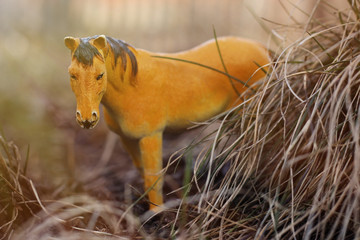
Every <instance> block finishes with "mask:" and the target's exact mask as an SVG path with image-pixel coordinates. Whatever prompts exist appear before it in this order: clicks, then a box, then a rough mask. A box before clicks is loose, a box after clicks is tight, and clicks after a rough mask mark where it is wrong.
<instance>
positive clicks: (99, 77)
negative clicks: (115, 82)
mask: <svg viewBox="0 0 360 240" xmlns="http://www.w3.org/2000/svg"><path fill="white" fill-rule="evenodd" d="M103 76H104V73H102V74H100V75H99V76H97V78H96V80H100V79H101V78H102V77H103Z"/></svg>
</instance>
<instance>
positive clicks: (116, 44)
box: [106, 37, 138, 77]
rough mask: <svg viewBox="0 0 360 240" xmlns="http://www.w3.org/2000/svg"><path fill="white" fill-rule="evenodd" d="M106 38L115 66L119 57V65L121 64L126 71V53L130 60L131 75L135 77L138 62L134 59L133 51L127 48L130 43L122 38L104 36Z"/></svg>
mask: <svg viewBox="0 0 360 240" xmlns="http://www.w3.org/2000/svg"><path fill="white" fill-rule="evenodd" d="M106 40H107V42H108V43H109V45H110V48H111V51H112V52H113V54H114V61H115V62H114V64H115V66H116V64H117V61H118V59H119V57H120V58H121V65H122V67H123V69H124V71H126V67H127V58H126V55H128V56H129V59H130V62H131V71H132V75H133V76H134V77H135V76H136V74H137V72H138V64H137V60H136V57H135V55H134V53H133V52H132V51H131V50H130V48H129V46H130V45H129V44H127V43H126V42H124V41H122V40H118V39H115V38H112V37H106Z"/></svg>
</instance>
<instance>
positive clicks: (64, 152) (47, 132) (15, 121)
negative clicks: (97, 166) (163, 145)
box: [0, 0, 347, 184]
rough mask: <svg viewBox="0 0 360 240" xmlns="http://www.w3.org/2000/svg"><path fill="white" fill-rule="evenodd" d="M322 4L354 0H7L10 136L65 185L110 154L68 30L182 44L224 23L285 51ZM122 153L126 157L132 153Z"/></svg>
mask: <svg viewBox="0 0 360 240" xmlns="http://www.w3.org/2000/svg"><path fill="white" fill-rule="evenodd" d="M314 6H318V8H319V9H318V11H317V12H316V14H317V17H318V18H319V19H321V21H327V20H328V19H329V17H331V15H333V14H335V12H336V10H338V9H341V8H345V7H347V4H346V1H345V0H331V1H330V0H329V1H318V0H294V1H287V0H283V1H280V0H279V1H278V0H244V1H241V0H193V1H192V0H101V1H100V0H98V1H96V0H73V1H70V0H53V1H47V0H0V23H1V24H0V132H1V135H3V136H4V137H6V138H7V140H11V141H14V142H15V143H16V144H17V145H18V146H19V148H20V152H21V154H22V155H23V156H24V157H23V159H26V155H27V153H28V152H29V157H28V159H29V160H28V161H29V162H28V166H29V169H28V174H29V175H31V177H32V178H34V179H46V181H48V182H54V183H55V184H58V183H61V181H63V179H64V176H68V175H72V174H73V175H74V172H76V171H79V170H78V168H79V166H80V168H81V164H82V163H84V162H85V163H87V164H88V163H89V162H90V163H91V162H96V161H97V160H99V159H103V158H104V151H105V149H106V148H107V147H109V145H106V142H108V141H109V135H108V130H107V128H106V126H105V124H104V121H103V120H102V121H101V122H100V125H99V126H98V127H97V128H95V129H94V130H91V131H85V130H83V129H81V128H80V127H78V126H76V123H75V105H76V103H75V98H74V96H73V94H72V92H71V89H70V85H69V77H68V73H67V66H68V64H69V63H70V52H69V50H68V49H67V48H65V46H64V44H63V39H64V37H65V36H69V35H70V36H76V37H80V36H92V35H96V34H106V35H109V36H112V37H115V38H118V39H122V40H125V41H126V42H128V43H130V44H132V45H133V46H135V47H137V48H143V49H147V50H151V51H160V52H174V51H179V50H185V49H187V48H190V47H193V46H196V45H197V44H199V43H201V42H203V41H205V40H208V39H210V38H212V37H213V27H214V28H215V29H216V32H217V35H218V36H224V35H235V36H241V37H247V38H252V39H255V40H257V41H259V42H261V43H263V44H264V45H266V46H269V47H271V48H272V49H274V50H275V51H276V50H277V49H281V48H283V47H285V46H286V44H287V43H288V42H289V41H291V40H294V39H296V37H297V36H299V35H301V34H306V33H304V32H303V31H302V30H300V29H303V28H300V27H299V32H296V31H294V27H295V29H296V26H300V23H304V21H306V19H308V16H309V15H310V14H312V11H313V9H314ZM289 26H291V31H287V29H289ZM114 144H115V148H117V147H119V148H121V146H120V144H119V143H118V142H115V143H114ZM110 145H111V144H110ZM117 151H120V153H118V155H117V156H119V154H120V155H121V154H122V152H121V150H117ZM113 155H114V156H113V158H115V155H116V154H113ZM105 157H106V156H105ZM127 163H128V162H127ZM80 172H81V171H80ZM75 175H76V174H75Z"/></svg>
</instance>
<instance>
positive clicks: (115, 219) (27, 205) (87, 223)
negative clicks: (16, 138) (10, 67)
mask: <svg viewBox="0 0 360 240" xmlns="http://www.w3.org/2000/svg"><path fill="white" fill-rule="evenodd" d="M26 162H27V160H26V161H22V159H21V156H20V153H19V150H18V148H17V147H16V145H15V144H13V143H11V142H7V141H6V140H5V139H4V138H3V137H2V136H0V196H1V200H0V239H19V240H20V239H21V240H23V239H28V240H31V239H36V240H40V239H67V240H68V239H133V238H142V236H146V234H145V232H144V230H143V229H141V227H140V226H141V223H140V220H139V219H138V218H136V217H134V216H133V215H132V214H131V212H126V211H125V210H123V208H122V207H121V206H119V204H118V203H116V202H112V201H106V200H99V199H95V198H93V197H91V196H90V195H89V194H87V193H84V192H83V193H81V191H79V190H76V191H75V189H72V188H71V187H69V186H67V187H66V186H65V188H67V189H66V191H65V192H67V194H66V195H67V196H65V197H64V196H63V197H59V194H55V192H60V191H61V190H64V189H56V188H55V189H54V188H53V187H54V186H48V184H46V183H44V184H42V183H38V184H36V183H33V181H32V180H31V179H29V178H28V177H27V176H26V168H27V167H26ZM73 181H75V180H73ZM76 184H78V183H75V182H73V185H76ZM79 192H80V193H79ZM51 196H58V197H51Z"/></svg>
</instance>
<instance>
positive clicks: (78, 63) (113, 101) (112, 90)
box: [65, 35, 269, 210]
mask: <svg viewBox="0 0 360 240" xmlns="http://www.w3.org/2000/svg"><path fill="white" fill-rule="evenodd" d="M217 44H218V45H217ZM65 45H66V46H67V47H68V48H69V49H70V50H71V56H72V60H71V65H70V67H69V73H70V79H71V87H72V90H73V92H74V93H75V96H76V100H77V110H76V120H77V122H78V123H79V124H80V126H81V127H83V128H87V129H91V128H93V127H95V125H96V124H97V122H98V121H99V105H100V103H102V104H103V106H104V115H105V116H104V117H105V121H106V123H107V125H108V126H109V128H110V129H111V130H112V131H114V132H115V133H117V134H118V135H119V136H120V137H121V139H122V142H123V144H124V146H125V148H126V150H127V151H128V152H129V154H130V155H131V157H132V159H133V161H134V164H135V165H136V167H137V168H138V169H139V170H140V172H141V173H142V176H143V178H144V185H145V190H147V189H149V188H150V190H149V192H148V196H149V200H150V202H151V205H150V209H151V210H156V209H157V206H160V205H161V204H163V197H162V186H163V175H162V135H163V132H164V131H165V130H181V129H185V128H187V127H189V126H190V125H191V124H192V123H193V122H201V121H205V120H207V119H209V118H211V117H213V116H215V115H217V114H219V113H221V112H223V111H225V110H227V109H229V108H231V107H233V106H234V104H235V103H239V102H240V101H239V97H238V94H239V93H242V92H244V91H245V90H246V89H247V87H246V86H244V84H243V83H239V82H238V81H236V79H240V80H242V81H244V82H246V81H247V84H248V85H251V84H252V83H254V82H255V81H257V80H259V79H260V78H262V77H264V75H265V74H264V72H263V71H261V70H259V67H258V66H264V65H266V64H268V62H269V58H268V52H267V50H266V49H265V48H264V47H262V46H261V45H260V44H258V43H256V42H253V41H250V40H245V39H240V38H235V37H226V38H219V39H218V40H217V41H214V40H212V41H208V42H206V43H204V44H202V45H200V46H198V47H196V48H193V49H191V50H189V51H184V52H179V53H175V54H158V53H151V52H148V51H145V50H140V49H135V48H133V47H131V46H130V45H128V44H126V43H125V42H123V41H121V40H117V39H114V38H111V37H107V36H104V35H101V36H93V37H88V38H73V37H66V38H65ZM217 47H219V49H220V53H221V57H222V59H221V58H220V55H219V50H218V48H217ZM154 56H162V57H164V56H168V57H171V58H177V59H183V60H187V61H191V62H196V63H199V64H200V65H199V64H198V65H196V64H190V63H188V62H182V61H174V60H170V59H164V58H161V57H154ZM222 60H223V63H222ZM201 65H206V66H208V67H210V68H213V69H218V70H221V71H223V70H224V66H226V72H227V73H228V74H229V75H231V76H233V78H231V77H230V78H229V76H226V74H225V75H224V74H222V73H220V72H219V71H214V70H211V69H209V68H205V67H204V66H201ZM265 69H266V68H265ZM235 78H236V79H235Z"/></svg>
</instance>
